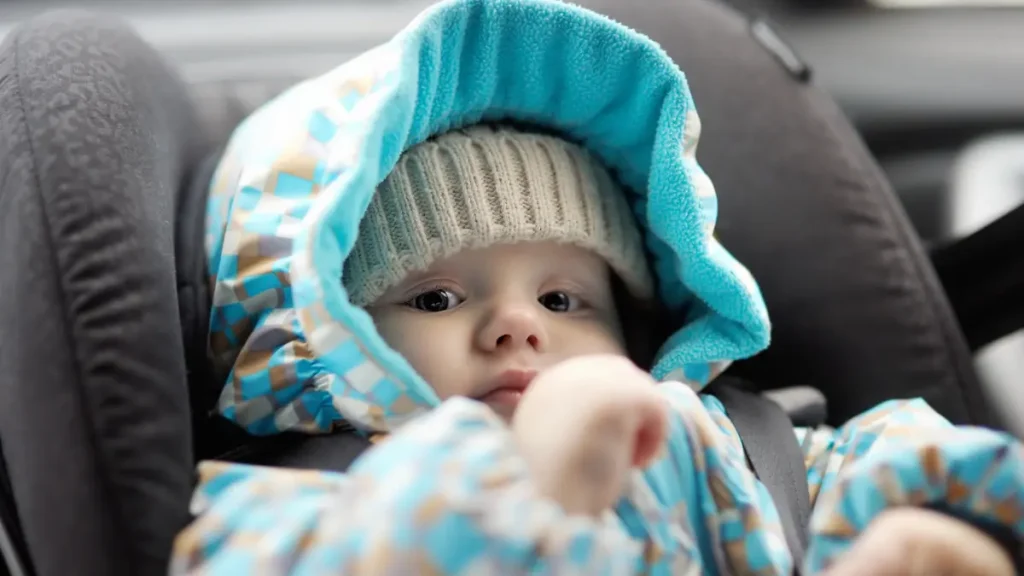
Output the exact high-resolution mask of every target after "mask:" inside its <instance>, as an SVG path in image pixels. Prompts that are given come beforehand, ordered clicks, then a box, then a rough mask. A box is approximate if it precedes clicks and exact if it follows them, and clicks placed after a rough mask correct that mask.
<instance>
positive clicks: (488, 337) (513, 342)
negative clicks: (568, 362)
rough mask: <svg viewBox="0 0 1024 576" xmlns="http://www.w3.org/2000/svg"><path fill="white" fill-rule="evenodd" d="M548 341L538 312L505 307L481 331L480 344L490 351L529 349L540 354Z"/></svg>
mask: <svg viewBox="0 0 1024 576" xmlns="http://www.w3.org/2000/svg"><path fill="white" fill-rule="evenodd" d="M546 340H547V337H546V334H545V333H544V327H543V325H542V323H541V321H540V318H539V317H538V315H537V312H535V311H533V310H530V309H529V308H528V307H526V306H505V307H502V308H501V309H499V310H496V311H495V313H494V315H493V316H492V317H491V320H490V322H488V323H487V325H486V326H485V327H484V329H483V330H481V332H480V342H479V344H480V347H481V348H483V349H484V350H489V351H499V350H513V349H518V348H521V347H529V348H532V349H534V350H536V351H538V352H539V351H541V350H542V349H543V348H544V346H545V344H546Z"/></svg>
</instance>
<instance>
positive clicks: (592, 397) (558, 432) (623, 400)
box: [512, 355, 668, 516]
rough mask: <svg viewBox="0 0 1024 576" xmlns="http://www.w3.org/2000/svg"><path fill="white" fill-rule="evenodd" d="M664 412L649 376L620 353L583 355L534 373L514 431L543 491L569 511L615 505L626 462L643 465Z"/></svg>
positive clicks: (661, 430) (657, 444)
mask: <svg viewBox="0 0 1024 576" xmlns="http://www.w3.org/2000/svg"><path fill="white" fill-rule="evenodd" d="M667 429H668V416H667V412H666V408H665V405H664V402H663V401H662V399H661V397H660V396H659V395H658V394H657V392H656V391H655V382H654V379H652V378H651V377H650V375H648V374H647V373H646V372H644V371H642V370H640V369H639V368H637V367H636V366H635V365H634V364H633V363H632V362H630V361H629V360H628V359H626V358H623V357H621V356H611V355H607V356H583V357H579V358H574V359H572V360H567V361H565V362H562V363H560V364H558V365H556V366H554V367H552V368H550V369H548V370H545V371H544V372H541V373H540V374H538V375H537V377H536V378H535V379H534V381H533V383H532V384H531V385H530V387H529V388H528V389H527V390H526V392H525V393H524V394H523V398H522V400H521V401H520V403H519V406H518V408H517V409H516V413H515V415H514V416H513V418H512V431H513V434H514V435H515V437H516V440H517V442H518V443H519V446H520V449H521V451H522V454H523V456H524V458H526V462H527V465H528V466H529V468H530V473H531V475H532V477H533V479H534V481H535V482H536V485H537V487H538V490H539V491H540V493H541V495H543V496H545V497H548V498H552V499H553V500H555V501H556V502H558V503H559V504H561V506H562V507H563V508H564V509H565V511H566V512H567V513H569V514H589V515H593V516H597V515H598V514H600V513H601V512H602V511H603V510H605V509H607V508H610V507H611V506H612V505H614V504H615V501H616V500H617V499H618V497H619V495H620V494H621V492H622V489H623V486H624V484H625V482H626V479H627V477H628V474H629V471H630V469H631V468H634V467H635V468H643V467H645V466H647V464H649V463H650V462H651V460H653V459H654V457H655V456H656V455H657V453H658V450H659V449H660V448H661V445H662V443H663V442H664V440H665V435H666V432H667Z"/></svg>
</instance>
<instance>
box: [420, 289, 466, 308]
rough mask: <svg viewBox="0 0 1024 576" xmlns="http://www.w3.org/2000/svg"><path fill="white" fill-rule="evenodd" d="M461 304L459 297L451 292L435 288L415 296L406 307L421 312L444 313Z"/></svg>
mask: <svg viewBox="0 0 1024 576" xmlns="http://www.w3.org/2000/svg"><path fill="white" fill-rule="evenodd" d="M461 303H462V299H461V298H459V295H458V294H456V293H455V292H452V291H451V290H446V289H444V288H437V289H434V290H429V291H427V292H423V293H422V294H417V295H416V296H414V297H413V299H412V300H410V301H409V302H408V303H407V305H408V306H411V307H413V308H415V309H417V310H422V311H423V312H444V311H445V310H451V309H452V308H455V307H456V306H458V305H459V304H461Z"/></svg>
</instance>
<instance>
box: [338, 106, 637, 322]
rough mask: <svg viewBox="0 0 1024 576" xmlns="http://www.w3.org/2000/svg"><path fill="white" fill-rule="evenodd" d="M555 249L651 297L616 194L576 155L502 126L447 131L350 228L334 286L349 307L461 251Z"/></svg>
mask: <svg viewBox="0 0 1024 576" xmlns="http://www.w3.org/2000/svg"><path fill="white" fill-rule="evenodd" d="M531 241H532V242H541V241H557V242H565V243H571V244H575V245H578V246H580V247H582V248H586V249H589V250H593V251H594V252H595V253H597V254H598V255H599V256H601V257H602V258H604V259H605V260H606V261H607V262H608V264H609V265H610V266H611V268H612V270H614V271H615V272H616V273H617V274H618V275H619V276H620V277H621V278H622V280H623V282H624V283H625V285H626V286H627V288H629V290H630V291H631V292H632V293H633V294H634V295H636V296H638V297H641V298H647V297H649V296H651V295H652V293H653V281H652V279H651V274H650V271H649V269H648V266H647V259H646V256H645V254H644V250H643V244H642V240H641V237H640V233H639V230H638V229H637V225H636V221H635V219H634V217H633V214H632V213H631V211H630V209H629V206H628V205H627V201H626V198H625V195H624V194H623V193H622V191H621V190H620V189H619V188H618V186H617V185H616V184H615V182H614V180H613V179H612V177H611V175H609V174H608V172H607V171H606V170H605V169H604V168H603V167H602V166H601V165H600V164H599V163H598V162H597V161H596V160H595V159H594V158H593V157H592V156H591V155H590V154H589V153H587V152H586V151H585V150H583V149H582V148H580V147H579V146H576V145H575V144H571V143H569V142H567V141H565V140H562V139H559V138H555V137H552V136H547V135H542V134H534V133H526V132H521V131H518V130H516V129H513V128H511V127H505V126H498V127H492V126H486V125H476V126H472V127H470V128H467V129H462V130H453V131H451V132H447V133H445V134H442V135H441V136H439V137H437V138H434V139H432V140H428V141H426V142H423V143H421V144H419V145H417V146H414V147H412V148H410V149H409V150H407V151H406V152H405V153H404V154H402V156H401V158H399V160H398V164H397V165H396V166H395V168H394V170H392V172H391V173H390V174H389V175H388V177H387V178H386V179H385V180H384V182H383V183H382V184H381V185H380V186H379V187H378V188H377V193H376V195H375V196H374V198H373V200H372V201H371V202H370V206H369V208H368V209H367V211H366V214H365V216H364V217H363V219H362V221H361V223H360V226H359V236H358V237H357V238H356V244H355V246H354V247H353V249H352V253H351V254H350V255H349V257H348V259H347V260H346V261H345V270H344V273H343V283H344V285H345V288H346V289H347V290H348V293H349V299H350V301H351V302H352V303H353V304H355V305H356V306H366V305H367V304H371V303H373V301H375V300H376V299H377V298H379V297H380V296H381V295H382V294H384V293H385V292H386V291H387V290H388V289H389V288H391V287H392V286H395V285H396V284H398V283H400V282H401V281H402V279H403V278H405V277H406V275H408V274H409V273H411V272H414V271H418V270H423V269H425V268H427V267H429V266H430V264H431V262H433V261H435V260H437V259H440V258H446V257H448V256H451V255H453V254H455V253H457V252H459V251H461V250H465V249H468V248H483V247H487V246H492V245H495V244H511V243H517V242H531Z"/></svg>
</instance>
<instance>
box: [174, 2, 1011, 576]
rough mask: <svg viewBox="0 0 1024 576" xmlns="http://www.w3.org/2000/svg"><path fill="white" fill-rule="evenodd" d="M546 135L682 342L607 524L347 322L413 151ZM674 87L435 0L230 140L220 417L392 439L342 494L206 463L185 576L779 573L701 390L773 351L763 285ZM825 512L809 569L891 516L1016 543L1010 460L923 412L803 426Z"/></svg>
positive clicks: (217, 275) (222, 183)
mask: <svg viewBox="0 0 1024 576" xmlns="http://www.w3.org/2000/svg"><path fill="white" fill-rule="evenodd" d="M495 120H517V121H524V122H529V123H533V124H540V125H545V126H548V127H550V128H552V129H554V130H557V131H559V132H561V133H563V134H565V135H566V136H567V137H569V138H571V139H573V140H575V141H577V142H580V143H581V144H582V145H583V146H585V147H586V148H588V149H589V150H590V151H591V152H593V153H594V154H595V155H596V156H597V158H598V159H600V160H601V161H603V162H604V163H605V164H606V165H607V166H608V167H610V168H611V169H612V170H613V171H614V172H615V173H616V175H617V176H618V178H619V179H620V181H621V182H622V183H623V184H624V187H625V188H626V189H628V190H629V191H630V193H631V194H632V197H631V203H632V205H633V206H634V212H635V215H636V216H637V219H638V221H639V223H640V226H641V229H642V231H643V234H644V237H645V241H646V244H647V247H648V249H649V251H650V252H651V254H652V255H653V262H652V267H653V270H654V272H655V274H656V276H657V278H658V285H659V296H660V298H661V299H662V300H663V301H664V303H665V304H666V306H668V307H669V308H670V309H674V310H676V311H684V313H685V316H686V321H685V323H684V325H683V327H682V328H680V329H679V330H678V331H677V332H675V333H674V334H673V335H672V336H671V337H670V338H669V339H668V341H667V342H665V344H664V346H663V347H662V348H661V351H660V352H659V354H658V357H657V360H656V364H655V366H654V368H653V371H652V372H653V375H654V376H655V377H656V378H657V379H659V380H661V381H662V382H661V384H660V385H659V388H660V390H661V391H662V392H663V394H664V396H665V399H666V402H667V403H668V404H669V405H670V407H671V408H672V414H673V416H672V418H671V425H670V435H669V441H668V443H667V446H666V447H665V450H664V451H663V453H662V455H661V457H660V458H658V459H657V460H656V461H655V462H654V463H653V464H652V465H651V466H650V467H648V468H647V469H646V470H644V471H642V472H640V471H638V472H636V473H635V474H634V475H633V476H632V478H631V479H630V481H629V482H628V485H627V488H626V490H625V493H624V494H623V496H622V499H621V500H620V502H619V504H618V505H617V506H616V507H615V509H614V511H609V513H608V514H607V515H605V517H603V518H601V519H586V518H578V517H569V516H567V515H566V514H564V513H563V512H562V511H561V510H560V509H559V508H558V507H557V506H556V505H555V504H554V503H551V502H547V501H543V500H541V499H539V498H537V497H535V496H534V495H533V492H532V488H531V484H530V479H529V476H528V474H527V470H526V468H525V464H524V462H523V460H522V458H521V457H520V456H519V455H518V454H517V453H516V449H515V446H514V443H513V442H512V441H511V436H510V432H509V430H508V428H507V426H506V425H505V424H504V423H503V422H502V421H501V420H500V419H498V418H497V417H496V416H495V415H494V414H492V413H491V412H490V410H489V409H488V408H487V407H486V406H484V405H482V404H479V403H477V402H474V401H471V400H468V399H458V398H456V399H451V400H448V401H446V402H444V403H442V402H440V400H439V399H438V397H437V396H436V394H435V393H434V392H433V390H432V389H431V388H430V386H428V385H427V383H426V382H424V381H423V379H422V378H421V377H420V376H419V375H417V374H416V372H415V371H414V370H413V369H412V367H411V366H410V365H409V363H408V362H407V361H406V360H405V359H404V358H402V357H401V356H400V355H398V354H397V353H396V352H395V351H394V350H392V349H391V348H389V347H388V346H387V344H386V343H385V342H384V341H383V340H382V339H381V337H380V335H379V334H378V333H377V332H376V330H375V329H374V326H373V323H372V321H371V319H370V318H369V316H368V315H367V314H366V312H364V311H363V310H361V309H359V308H356V307H354V306H352V305H351V304H350V303H349V301H348V297H347V294H346V292H345V290H344V287H343V285H342V271H343V263H344V260H345V258H346V256H347V255H348V254H349V252H350V251H351V250H352V247H353V244H354V241H355V237H356V234H357V233H358V230H359V222H360V219H361V217H362V215H363V214H364V212H365V211H366V208H367V206H368V204H369V202H370V199H371V197H372V195H373V193H374V191H375V189H376V186H377V185H378V184H379V183H380V182H381V181H383V180H384V178H385V176H386V175H387V174H388V173H389V171H390V170H391V169H392V167H393V166H394V165H395V164H396V162H397V160H398V158H399V156H400V155H401V153H402V152H403V151H404V150H406V149H408V148H409V147H411V146H414V145H415V144H417V143H419V142H422V141H423V140H425V139H426V138H428V137H429V136H431V135H434V134H438V133H441V132H444V131H446V130H449V129H452V128H456V127H462V126H466V125H469V124H474V123H477V122H481V121H495ZM699 133H700V120H699V118H698V116H697V113H696V110H695V108H694V103H693V100H692V98H691V95H690V91H689V88H688V86H687V84H686V80H685V77H684V75H683V74H682V72H681V71H680V70H679V69H678V67H677V66H676V65H675V64H674V63H673V62H672V60H671V59H670V58H669V57H668V56H667V55H666V54H665V53H664V52H663V51H662V50H661V49H660V48H659V47H658V46H657V45H656V44H654V43H653V42H652V41H651V40H649V39H648V38H646V37H644V36H642V35H640V34H638V33H636V32H634V31H632V30H630V29H628V28H625V27H623V26H621V25H619V24H617V23H614V22H612V21H610V20H608V19H606V18H604V17H601V16H599V15H596V14H594V13H591V12H589V11H586V10H583V9H581V8H578V7H575V6H572V5H569V4H564V3H562V2H558V1H556V0H446V1H444V2H441V3H439V4H437V5H435V6H433V7H431V8H430V9H428V10H427V11H425V12H424V13H422V14H421V15H420V16H418V17H417V18H416V19H415V20H414V21H413V22H412V23H411V24H409V25H408V26H407V27H406V28H405V29H404V30H402V31H401V32H400V33H399V34H398V35H396V36H395V37H394V38H393V39H392V40H390V41H389V42H387V43H385V44H383V45H381V46H379V47H377V48H375V49H373V50H371V51H369V52H367V53H365V54H363V55H361V56H359V57H358V58H356V59H354V60H352V61H350V62H348V63H345V64H343V65H342V66H340V67H338V68H336V69H335V70H332V71H330V72H328V73H326V74H324V75H323V76H320V77H317V78H314V79H312V80H309V81H307V82H304V83H301V84H299V85H297V86H295V87H293V88H292V89H290V90H289V91H287V92H285V93H284V94H282V95H280V96H279V97H277V98H276V99H274V100H273V101H271V102H270V103H268V104H267V105H265V106H263V107H262V108H260V109H259V110H257V111H256V112H255V113H254V114H253V115H252V116H250V117H249V118H248V119H246V120H245V121H244V122H243V123H242V124H241V125H240V126H239V127H238V129H237V130H236V132H235V134H234V135H233V137H232V139H231V141H230V143H229V145H228V147H227V149H226V151H225V153H224V156H223V158H222V159H221V162H220V164H219V166H218V169H217V171H216V174H215V175H214V178H213V182H212V185H211V192H210V199H209V206H208V214H207V238H206V249H207V253H208V261H209V274H210V277H211V278H212V293H213V309H212V313H211V325H210V348H211V351H212V353H213V355H214V357H215V360H216V362H217V363H218V364H219V365H220V366H221V367H223V369H224V370H225V371H226V372H227V373H228V374H229V376H228V377H227V382H226V384H225V386H224V388H223V390H222V392H221V394H220V399H219V402H218V409H219V411H220V413H221V414H222V415H223V416H225V417H226V418H228V419H229V420H231V421H233V422H235V423H236V424H238V425H239V426H241V427H242V428H244V429H246V430H247V431H248V432H250V433H251V434H256V435H266V434H276V433H280V432H284V431H299V432H306V433H314V434H316V433H330V432H332V431H335V430H338V429H341V428H355V429H357V430H359V431H362V432H364V433H370V434H372V433H379V432H386V433H390V438H389V440H388V441H387V442H384V443H382V444H380V445H378V446H375V447H374V448H373V449H372V450H369V451H368V452H367V453H366V454H364V455H363V456H362V457H360V458H359V459H358V460H357V461H356V462H354V463H353V465H352V467H351V468H350V470H349V472H348V473H347V474H344V475H342V474H333V473H326V472H300V471H294V470H278V469H270V468H261V467H254V466H245V465H235V464H226V463H218V462H207V463H203V464H201V466H200V477H201V478H200V484H199V487H198V488H197V491H196V494H195V498H194V501H193V513H195V514H196V515H197V519H196V521H195V522H194V523H193V524H192V525H191V526H190V527H188V528H187V529H186V530H185V531H184V532H182V534H181V535H180V536H179V538H178V540H177V542H176V545H175V550H174V557H173V560H172V572H173V573H186V572H202V573H214V574H220V573H224V574H228V573H231V574H235V573H250V572H254V571H257V572H259V573H261V574H265V573H285V572H288V573H326V572H330V573H341V574H362V573H373V574H385V573H386V574H411V573H417V574H419V573H423V574H434V573H444V574H485V573H493V574H498V573H501V574H505V573H523V572H529V573H535V572H536V573H548V572H558V573H579V574H593V573H600V574H633V573H637V572H642V571H643V572H651V573H658V574H669V573H671V574H754V573H757V574H780V575H783V574H789V573H791V571H792V568H793V566H794V559H793V558H792V557H791V555H790V553H789V551H788V549H787V548H786V544H785V539H784V537H783V534H782V529H781V526H780V523H779V518H778V512H777V510H776V508H775V506H774V504H773V503H772V500H771V498H770V497H769V495H768V493H767V491H766V489H765V487H764V486H763V485H762V484H761V483H760V482H759V481H758V480H757V478H756V477H755V476H754V474H753V473H752V472H751V471H750V470H749V468H748V466H747V464H746V459H745V456H744V453H743V447H742V445H741V443H740V440H739V437H738V435H737V433H736V430H735V428H734V427H733V426H732V424H731V423H730V422H729V420H728V418H727V417H726V413H725V410H724V409H723V407H722V405H721V403H720V402H718V400H717V399H715V398H714V397H712V396H707V395H703V394H700V391H701V389H702V388H703V387H704V386H705V385H706V384H707V383H708V382H709V381H710V380H712V379H713V378H714V377H715V376H716V375H717V374H718V373H720V372H721V370H722V369H723V368H724V367H725V366H727V365H728V363H729V362H731V361H733V360H736V359H740V358H744V357H747V356H750V355H753V354H756V353H757V352H759V351H761V350H763V349H764V348H765V347H766V346H767V345H768V343H769V334H770V325H769V320H768V315H767V312H766V309H765V305H764V302H763V300H762V298H761V295H760V292H759V290H758V288H757V285H756V283H755V282H754V280H753V278H752V277H751V276H750V274H749V273H748V272H747V271H746V269H745V268H744V267H743V266H741V265H740V264H739V263H738V262H736V260H735V259H734V258H733V257H732V256H731V255H730V254H729V253H728V252H727V251H726V250H725V249H724V248H723V247H722V246H721V245H720V244H719V243H718V242H717V241H716V239H715V237H714V235H713V231H714V226H715V222H716V219H717V203H716V196H715V191H714V188H713V186H712V183H711V181H710V180H709V179H708V177H707V176H706V175H705V173H704V172H703V171H702V170H701V168H700V166H699V165H698V163H697V161H696V158H695V153H696V145H697V140H698V136H699ZM795 433H796V435H797V437H798V439H799V440H800V442H801V444H802V446H803V448H804V452H805V463H806V464H807V467H808V480H809V485H810V487H811V499H812V504H813V505H814V515H813V518H812V526H811V541H810V546H809V551H808V556H807V558H805V559H796V560H797V561H799V562H802V563H803V567H804V569H805V571H806V573H815V572H818V571H820V570H821V569H822V568H823V567H825V566H827V565H828V564H829V563H830V562H831V561H833V560H834V559H835V558H836V556H837V555H838V554H840V553H842V552H843V551H844V550H846V548H847V547H848V546H849V544H850V543H851V542H852V540H853V539H854V538H855V537H856V535H857V534H858V533H859V532H860V531H861V530H863V529H864V528H865V527H866V525H867V523H868V522H869V521H870V520H871V519H872V518H873V517H874V516H875V515H877V514H878V513H879V512H880V511H881V510H883V509H885V508H887V507H890V506H898V505H907V504H912V505H920V504H928V503H941V504H943V505H947V506H948V507H950V508H952V509H955V511H956V512H957V513H960V514H962V515H965V516H968V517H971V518H977V519H979V520H985V521H991V522H995V523H998V524H1000V525H1003V526H1006V527H1008V528H1010V529H1012V530H1014V531H1016V534H1017V535H1018V537H1020V535H1021V533H1022V530H1024V510H1022V506H1024V482H1021V480H1020V479H1021V478H1024V472H1022V470H1024V467H1022V462H1024V459H1022V458H1021V450H1020V447H1019V446H1018V445H1017V444H1016V443H1015V442H1013V441H1012V440H1011V439H1010V438H1008V437H1006V436H1003V435H999V434H996V433H993V432H987V431H983V430H975V429H964V428H955V427H953V426H951V425H950V424H949V423H948V422H946V421H945V420H944V419H942V418H941V417H940V416H938V415H937V414H936V413H934V412H933V411H931V410H930V409H929V408H928V407H927V405H926V404H925V403H924V402H923V401H920V400H908V401H893V402H889V403H886V404H883V405H881V406H879V407H877V408H876V409H874V410H872V411H870V412H868V413H867V414H864V415H862V416H859V417H857V418H855V419H853V420H852V421H851V422H849V423H847V424H846V425H845V426H843V427H842V428H840V429H839V430H805V429H798V430H796V431H795Z"/></svg>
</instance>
